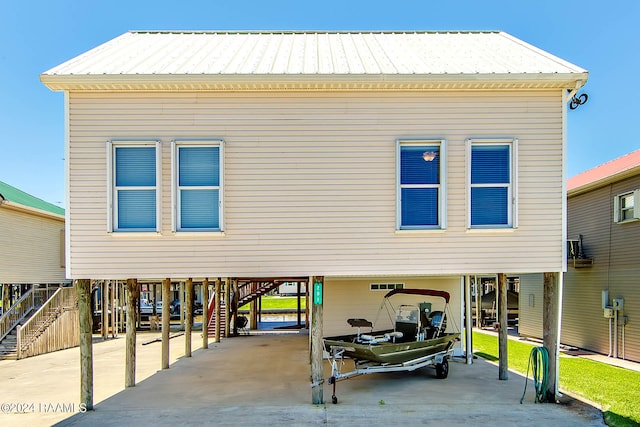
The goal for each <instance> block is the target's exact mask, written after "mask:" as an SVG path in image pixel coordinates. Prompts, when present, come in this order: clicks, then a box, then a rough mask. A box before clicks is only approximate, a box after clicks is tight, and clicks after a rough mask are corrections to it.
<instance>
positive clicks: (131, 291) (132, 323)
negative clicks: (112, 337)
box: [124, 279, 138, 387]
mask: <svg viewBox="0 0 640 427" xmlns="http://www.w3.org/2000/svg"><path fill="white" fill-rule="evenodd" d="M137 306H138V281H137V280H136V279H127V338H126V344H125V347H126V348H125V353H126V355H125V371H124V386H125V387H134V386H135V385H136V320H137V319H136V312H137V310H136V307H137Z"/></svg>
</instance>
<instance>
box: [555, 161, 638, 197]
mask: <svg viewBox="0 0 640 427" xmlns="http://www.w3.org/2000/svg"><path fill="white" fill-rule="evenodd" d="M638 174H640V165H638V166H634V167H631V168H629V169H625V170H623V171H620V172H617V173H614V174H612V175H609V176H606V177H604V178H600V179H597V180H595V181H591V182H588V183H586V184H583V185H580V186H578V187H574V188H571V189H568V190H567V196H568V197H571V196H577V195H579V194H582V193H586V192H589V191H592V190H595V189H596V188H600V187H603V186H605V185H608V184H611V183H614V182H617V181H621V180H623V179H626V178H629V177H632V176H635V175H638Z"/></svg>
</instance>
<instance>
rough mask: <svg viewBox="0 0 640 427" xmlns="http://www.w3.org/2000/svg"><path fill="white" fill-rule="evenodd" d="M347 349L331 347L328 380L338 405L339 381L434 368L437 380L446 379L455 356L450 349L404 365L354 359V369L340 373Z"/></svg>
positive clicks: (332, 400)
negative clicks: (362, 376)
mask: <svg viewBox="0 0 640 427" xmlns="http://www.w3.org/2000/svg"><path fill="white" fill-rule="evenodd" d="M345 349H346V348H345V347H338V346H331V348H330V350H329V354H330V355H331V376H330V377H329V378H328V379H327V380H326V381H327V382H328V383H329V384H330V385H332V386H333V392H332V395H331V402H332V403H334V404H336V403H338V397H337V396H336V383H337V382H338V381H343V380H348V379H349V378H353V377H357V376H359V375H368V374H377V373H382V372H402V371H407V372H411V371H415V370H416V369H421V368H425V367H433V368H435V371H436V378H440V379H444V378H447V376H448V375H449V360H448V359H449V358H450V357H451V355H452V354H453V348H449V349H447V350H445V351H441V352H438V353H434V354H430V355H427V356H422V357H419V358H417V359H413V360H408V361H406V362H402V363H383V364H380V363H375V362H371V361H369V360H358V359H353V361H354V365H355V367H354V369H353V370H352V371H349V372H340V367H339V365H344V357H343V354H344V352H345ZM324 381H325V380H324V379H323V380H321V381H318V382H317V383H315V384H313V386H315V385H319V384H322V383H324Z"/></svg>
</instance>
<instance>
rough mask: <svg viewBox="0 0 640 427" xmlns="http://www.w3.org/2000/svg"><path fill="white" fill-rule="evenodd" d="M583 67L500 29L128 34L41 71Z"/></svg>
mask: <svg viewBox="0 0 640 427" xmlns="http://www.w3.org/2000/svg"><path fill="white" fill-rule="evenodd" d="M587 77H588V73H587V71H586V70H584V69H583V68H580V67H578V66H576V65H573V64H571V63H569V62H567V61H564V60H562V59H560V58H558V57H556V56H554V55H552V54H550V53H547V52H545V51H542V50H540V49H538V48H536V47H534V46H532V45H530V44H528V43H526V42H524V41H522V40H519V39H517V38H515V37H513V36H511V35H509V34H507V33H504V32H499V31H455V32H454V31H433V32H310V31H299V32H296V31H280V32H274V31H270V32H264V31H262V32H251V31H244V32H242V31H235V32H220V31H130V32H127V33H125V34H123V35H121V36H119V37H117V38H115V39H113V40H111V41H108V42H106V43H104V44H103V45H101V46H98V47H96V48H94V49H92V50H90V51H88V52H86V53H84V54H82V55H80V56H78V57H76V58H73V59H71V60H69V61H67V62H65V63H63V64H61V65H59V66H57V67H54V68H52V69H50V70H49V71H46V72H45V73H43V74H42V75H41V80H42V81H43V82H44V84H45V85H47V86H48V87H49V88H51V89H53V90H140V89H143V90H145V89H146V90H198V89H211V90H239V89H245V90H279V89H301V90H311V89H321V90H322V89H327V88H330V89H331V88H333V89H395V90H398V89H405V90H415V89H433V88H435V89H438V88H440V89H448V88H453V89H455V88H471V89H473V88H479V89H484V88H571V89H573V88H575V87H576V86H580V85H582V84H584V82H585V81H586V79H587Z"/></svg>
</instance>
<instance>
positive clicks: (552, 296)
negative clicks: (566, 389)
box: [542, 273, 558, 402]
mask: <svg viewBox="0 0 640 427" xmlns="http://www.w3.org/2000/svg"><path fill="white" fill-rule="evenodd" d="M557 278H558V276H557V274H556V273H544V275H543V284H542V286H543V306H542V342H543V344H542V345H543V346H544V348H546V349H547V352H548V353H549V364H548V367H549V377H548V380H547V393H546V397H547V402H555V401H556V392H555V391H556V382H557V377H556V372H557V371H556V363H557V360H556V349H557V346H558V281H557Z"/></svg>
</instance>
